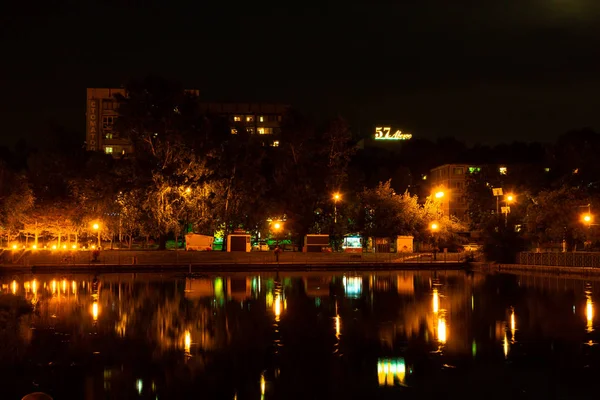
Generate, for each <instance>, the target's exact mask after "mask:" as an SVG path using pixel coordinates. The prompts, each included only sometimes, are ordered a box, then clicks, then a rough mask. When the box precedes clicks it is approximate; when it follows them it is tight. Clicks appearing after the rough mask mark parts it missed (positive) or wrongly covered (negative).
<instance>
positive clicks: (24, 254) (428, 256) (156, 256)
mask: <svg viewBox="0 0 600 400" xmlns="http://www.w3.org/2000/svg"><path fill="white" fill-rule="evenodd" d="M464 256H465V254H464V253H463V254H459V253H438V254H437V255H436V256H434V255H433V254H432V253H300V252H287V251H286V252H282V253H280V254H279V255H278V258H277V256H276V255H275V253H274V252H272V251H269V252H266V251H265V252H260V251H253V252H250V253H234V252H232V253H227V252H220V251H209V252H197V251H174V250H165V251H158V250H154V251H129V250H103V251H101V252H100V255H99V257H98V259H97V260H96V261H95V260H93V257H92V252H90V251H64V252H61V251H46V250H43V251H42V250H40V251H29V250H25V251H15V252H12V251H11V252H9V255H7V254H5V257H4V259H3V260H2V261H0V264H3V265H7V266H8V265H22V266H28V267H34V266H53V265H56V266H69V265H73V266H86V265H89V266H102V265H119V266H121V265H122V266H126V265H147V266H153V265H156V266H163V265H164V266H167V265H218V264H274V263H279V264H299V265H311V264H382V263H390V264H391V263H407V264H432V263H436V264H437V263H459V262H462V261H464Z"/></svg>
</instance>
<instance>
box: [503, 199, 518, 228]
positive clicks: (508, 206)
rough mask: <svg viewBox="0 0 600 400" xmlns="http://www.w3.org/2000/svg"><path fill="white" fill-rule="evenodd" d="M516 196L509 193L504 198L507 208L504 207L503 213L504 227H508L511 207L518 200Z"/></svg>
mask: <svg viewBox="0 0 600 400" xmlns="http://www.w3.org/2000/svg"><path fill="white" fill-rule="evenodd" d="M516 198H517V197H516V196H515V195H514V194H512V193H508V194H507V195H505V196H504V203H505V204H506V206H504V207H502V213H503V214H504V226H508V213H510V205H509V204H512V203H513V202H514V201H515V200H516Z"/></svg>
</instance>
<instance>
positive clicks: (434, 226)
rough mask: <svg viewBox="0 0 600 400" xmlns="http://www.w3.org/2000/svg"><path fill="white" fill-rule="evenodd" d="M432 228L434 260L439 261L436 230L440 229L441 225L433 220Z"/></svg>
mask: <svg viewBox="0 0 600 400" xmlns="http://www.w3.org/2000/svg"><path fill="white" fill-rule="evenodd" d="M430 228H431V235H432V236H433V246H434V247H433V261H437V236H436V234H435V233H436V232H437V231H438V229H440V226H439V225H438V224H437V222H432V223H431V225H430Z"/></svg>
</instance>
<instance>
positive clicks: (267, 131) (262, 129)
mask: <svg viewBox="0 0 600 400" xmlns="http://www.w3.org/2000/svg"><path fill="white" fill-rule="evenodd" d="M257 132H258V134H259V135H270V134H272V133H273V128H265V127H263V126H261V127H258V128H257Z"/></svg>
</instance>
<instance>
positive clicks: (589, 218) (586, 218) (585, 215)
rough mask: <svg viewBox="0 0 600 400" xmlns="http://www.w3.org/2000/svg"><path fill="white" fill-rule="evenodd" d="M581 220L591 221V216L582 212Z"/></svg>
mask: <svg viewBox="0 0 600 400" xmlns="http://www.w3.org/2000/svg"><path fill="white" fill-rule="evenodd" d="M582 219H583V222H588V223H589V222H592V219H593V217H592V216H591V215H590V214H584V215H583V217H582Z"/></svg>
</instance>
